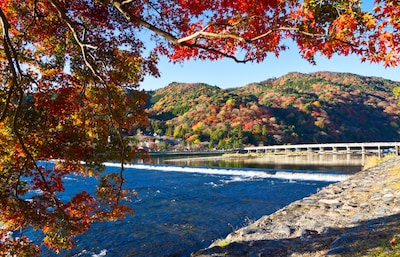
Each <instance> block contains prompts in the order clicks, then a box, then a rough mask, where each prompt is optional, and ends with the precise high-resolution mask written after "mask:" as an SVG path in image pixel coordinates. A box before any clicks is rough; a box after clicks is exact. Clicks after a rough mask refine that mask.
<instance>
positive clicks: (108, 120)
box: [0, 0, 400, 256]
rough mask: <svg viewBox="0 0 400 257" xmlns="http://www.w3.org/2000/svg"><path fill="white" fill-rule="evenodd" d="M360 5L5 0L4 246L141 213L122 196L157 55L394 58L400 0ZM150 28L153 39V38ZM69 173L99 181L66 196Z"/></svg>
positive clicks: (58, 238) (0, 207) (0, 151)
mask: <svg viewBox="0 0 400 257" xmlns="http://www.w3.org/2000/svg"><path fill="white" fill-rule="evenodd" d="M362 7H363V6H362V5H360V1H357V0H350V1H342V0H336V1H325V0H320V1H317V0H306V1H296V0H291V1H280V0H264V1H254V0H246V1H226V0H218V1H209V0H205V1H187V0H179V1H169V0H161V1H131V0H121V1H119V0H98V1H95V0H68V1H67V0H23V1H22V0H2V1H1V2H0V25H1V28H0V34H1V40H0V63H1V65H0V81H1V84H0V227H1V228H0V229H1V230H0V254H1V255H10V256H12V255H17V256H24V255H25V256H33V255H36V254H38V252H39V247H40V245H41V244H45V245H47V246H48V247H50V248H53V249H54V250H56V251H60V250H61V249H63V248H68V247H71V246H72V244H73V242H72V240H71V238H72V237H73V236H75V235H77V234H81V233H83V232H85V230H86V229H87V228H88V227H89V226H90V224H91V223H92V222H94V221H102V220H114V219H116V218H122V217H123V216H124V215H125V213H132V211H131V210H129V209H127V208H126V207H125V206H124V205H123V201H125V200H128V199H129V195H128V194H127V193H128V191H127V190H126V189H124V188H123V180H124V179H123V170H124V168H123V165H124V164H125V163H128V162H131V161H133V160H134V159H136V158H142V157H143V154H144V153H142V152H141V150H140V149H138V148H137V147H136V146H135V144H134V143H133V142H129V140H128V139H127V138H126V137H125V136H124V135H125V134H126V133H127V132H129V131H130V130H132V129H135V128H136V127H140V126H144V125H145V124H146V115H145V113H144V105H145V101H146V97H147V96H146V93H145V92H144V91H140V90H139V89H138V85H139V84H140V81H142V80H143V78H144V76H146V75H152V76H158V72H157V68H156V65H157V60H158V58H157V56H158V55H159V54H165V55H167V56H169V57H170V58H171V59H172V60H174V61H181V60H184V59H188V58H201V59H211V60H213V59H218V58H223V57H227V58H232V59H234V60H235V61H237V62H248V61H257V62H259V61H263V60H264V59H265V58H266V57H267V56H269V55H270V54H272V55H276V56H278V55H279V53H280V52H281V51H283V50H286V49H287V46H286V42H287V40H293V41H294V42H296V44H297V46H298V48H299V52H300V55H301V56H302V57H304V58H305V59H307V60H309V61H310V62H313V61H314V56H315V55H316V54H318V53H320V54H322V55H324V56H327V57H331V56H332V55H333V54H335V53H338V54H344V55H348V54H352V53H354V54H357V55H360V57H361V58H362V61H371V62H380V63H383V65H385V66H396V65H397V64H398V62H399V52H400V51H399V50H400V49H399V42H400V38H399V29H400V25H399V15H400V14H399V6H398V1H393V0H386V1H381V0H376V1H375V7H374V8H373V10H364V9H363V8H362ZM145 30H146V31H150V32H151V38H150V39H148V40H152V41H154V42H155V43H156V47H155V48H154V49H146V48H145V46H146V42H148V41H146V40H144V39H143V38H144V37H146V36H147V35H149V33H147V32H146V31H145ZM153 50H154V51H153ZM128 89H129V90H128ZM232 104H233V103H231V105H232ZM41 160H45V161H46V160H47V161H48V160H54V161H55V163H56V165H55V166H54V167H51V168H49V167H47V166H43V165H40V162H38V161H41ZM106 160H114V161H118V162H120V163H121V170H120V172H119V173H116V174H113V173H112V174H104V173H103V170H104V168H103V166H102V163H103V162H104V161H106ZM70 174H77V175H80V176H95V177H97V178H98V179H99V185H98V187H97V192H96V193H95V194H93V195H90V194H89V193H87V192H81V193H79V194H77V195H75V196H73V197H72V198H71V199H68V200H65V199H61V198H60V197H59V195H60V193H61V192H63V191H64V190H65V188H64V184H63V178H64V177H65V176H68V175H70ZM32 192H36V193H32ZM28 196H29V197H28ZM25 229H34V230H40V231H42V232H43V233H44V237H43V241H42V242H41V243H39V244H35V243H33V242H32V241H30V239H29V238H27V237H26V235H25V234H24V230H25ZM13 231H20V235H19V236H18V237H13V236H10V232H13Z"/></svg>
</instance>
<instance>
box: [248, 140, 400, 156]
mask: <svg viewBox="0 0 400 257" xmlns="http://www.w3.org/2000/svg"><path fill="white" fill-rule="evenodd" d="M399 147H400V142H370V143H328V144H299V145H269V146H254V147H244V148H242V149H241V152H244V153H279V152H309V153H313V152H314V153H315V152H317V153H346V154H350V153H361V154H366V153H379V154H380V153H383V152H393V153H396V154H399Z"/></svg>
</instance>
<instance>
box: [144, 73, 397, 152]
mask: <svg viewBox="0 0 400 257" xmlns="http://www.w3.org/2000/svg"><path fill="white" fill-rule="evenodd" d="M396 87H400V82H394V81H390V80H386V79H382V78H377V77H365V76H359V75H355V74H350V73H333V72H316V73H311V74H302V73H289V74H287V75H285V76H282V77H279V78H273V79H268V80H265V81H262V82H259V83H252V84H249V85H246V86H243V87H239V88H231V89H221V88H218V87H216V86H210V85H207V84H202V83H196V84H183V83H171V84H169V85H168V86H166V87H165V88H162V89H159V90H156V91H151V92H149V95H150V98H149V101H148V105H147V107H148V113H149V115H150V121H151V126H150V127H149V128H148V129H147V130H148V132H151V133H157V134H162V135H167V136H170V137H174V138H177V139H183V140H185V141H186V142H188V143H190V144H192V145H199V144H200V143H201V142H209V147H219V148H231V147H239V146H242V145H260V144H264V145H270V144H296V143H324V142H361V141H397V140H400V134H399V133H400V127H399V126H400V121H399V112H400V109H399V107H398V102H399V101H398V99H396V98H395V96H394V94H393V89H394V88H396Z"/></svg>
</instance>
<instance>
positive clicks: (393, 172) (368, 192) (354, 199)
mask: <svg viewBox="0 0 400 257" xmlns="http://www.w3.org/2000/svg"><path fill="white" fill-rule="evenodd" d="M396 235H400V158H399V157H395V158H392V159H389V160H387V161H385V162H382V163H380V164H378V165H377V166H375V167H372V168H370V169H367V170H364V171H360V172H358V173H357V174H355V175H353V176H351V177H350V178H349V179H347V180H345V181H342V182H339V183H335V184H331V185H329V186H327V187H325V188H323V189H322V190H320V191H319V192H318V193H316V194H313V195H311V196H309V197H306V198H303V199H301V200H298V201H296V202H293V203H291V204H290V205H288V206H286V207H284V208H282V209H280V210H278V211H277V212H275V213H273V214H271V215H268V216H264V217H262V218H261V219H259V220H257V221H256V222H254V223H253V224H251V225H249V226H247V227H244V228H242V229H239V230H237V231H235V232H233V233H231V234H229V235H228V236H227V237H226V238H225V239H221V240H217V241H216V242H214V243H213V244H212V245H211V246H210V247H209V248H207V249H203V250H200V251H198V252H195V253H193V254H192V256H193V257H206V256H207V257H211V256H212V257H217V256H251V257H252V256H292V257H295V256H362V255H364V254H367V253H368V252H369V251H371V249H373V248H374V247H376V246H379V245H381V244H382V242H385V241H388V240H390V239H392V238H393V237H395V236H396Z"/></svg>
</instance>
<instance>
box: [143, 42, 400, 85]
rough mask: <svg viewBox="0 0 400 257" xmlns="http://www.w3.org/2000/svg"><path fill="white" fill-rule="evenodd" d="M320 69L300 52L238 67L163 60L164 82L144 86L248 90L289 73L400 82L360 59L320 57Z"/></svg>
mask: <svg viewBox="0 0 400 257" xmlns="http://www.w3.org/2000/svg"><path fill="white" fill-rule="evenodd" d="M316 60H317V65H312V64H309V63H308V62H307V61H306V60H303V59H302V58H301V57H300V56H299V54H298V51H297V50H296V49H292V50H288V51H285V52H282V53H281V55H280V56H279V57H278V58H276V57H275V56H272V55H271V56H270V57H268V58H267V59H266V60H265V61H264V62H262V63H258V64H257V63H246V64H241V63H236V62H234V61H233V60H230V59H223V60H219V61H202V60H191V61H186V62H183V63H178V64H174V63H172V62H169V61H168V59H167V58H165V57H163V58H162V59H161V60H160V64H159V66H158V67H159V70H160V72H161V77H160V78H150V77H148V78H146V79H145V80H144V82H142V84H141V88H142V89H145V90H155V89H158V88H162V87H165V86H167V85H168V84H169V83H171V82H183V83H196V82H202V83H206V84H209V85H212V86H218V87H220V88H232V87H239V86H245V85H247V84H249V83H252V82H260V81H263V80H266V79H268V78H272V77H279V76H282V75H285V74H287V73H289V72H302V73H311V72H315V71H334V72H349V73H354V74H359V75H365V76H376V77H382V78H386V79H391V80H394V81H400V68H399V67H397V68H385V67H383V65H381V64H370V63H361V61H360V59H359V57H358V56H334V57H332V58H331V59H327V58H325V57H318V58H317V59H316Z"/></svg>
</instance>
